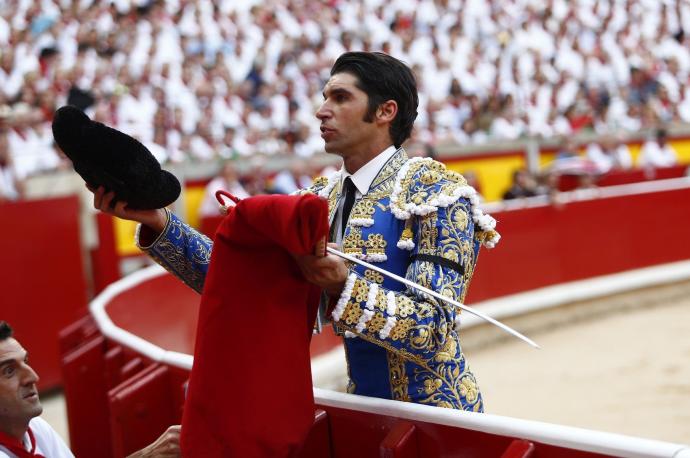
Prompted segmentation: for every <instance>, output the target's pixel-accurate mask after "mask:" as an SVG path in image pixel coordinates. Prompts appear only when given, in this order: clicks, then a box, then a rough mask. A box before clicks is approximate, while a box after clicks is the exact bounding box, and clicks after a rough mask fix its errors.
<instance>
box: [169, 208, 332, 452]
mask: <svg viewBox="0 0 690 458" xmlns="http://www.w3.org/2000/svg"><path fill="white" fill-rule="evenodd" d="M327 234H328V204H327V202H326V201H325V200H323V199H320V198H318V197H316V196H313V195H306V196H257V197H252V198H249V199H244V200H242V201H241V202H239V203H238V204H237V205H236V206H234V207H231V208H230V209H229V213H228V215H227V216H226V217H225V218H224V220H223V222H222V223H221V225H220V227H219V229H218V231H217V233H216V237H215V241H214V245H213V254H212V257H211V264H210V266H209V271H208V274H207V277H206V282H205V286H204V292H203V295H202V299H201V307H200V310H199V322H198V327H197V335H196V345H195V350H194V367H193V368H192V373H191V377H190V383H189V389H188V394H187V400H186V402H185V410H184V416H183V421H182V452H183V456H185V457H186V458H189V457H242V458H251V457H287V456H290V455H291V454H292V453H294V452H295V451H296V450H297V449H298V448H299V447H300V445H301V443H302V441H303V440H304V438H305V437H306V435H307V433H308V431H309V428H310V427H311V425H312V424H313V420H314V399H313V391H312V383H311V366H310V358H309V343H310V340H311V334H312V326H313V322H314V319H315V316H316V310H317V308H318V303H319V296H320V290H319V288H317V287H315V286H314V285H311V284H309V283H307V282H306V281H305V280H304V278H303V277H302V275H301V273H300V271H299V268H298V267H297V265H296V264H295V262H294V260H293V258H292V256H291V254H290V253H295V254H310V253H313V252H314V247H315V246H316V244H317V242H318V241H319V240H321V239H322V238H323V237H325V236H327Z"/></svg>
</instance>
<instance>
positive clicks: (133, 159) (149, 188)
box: [53, 106, 180, 210]
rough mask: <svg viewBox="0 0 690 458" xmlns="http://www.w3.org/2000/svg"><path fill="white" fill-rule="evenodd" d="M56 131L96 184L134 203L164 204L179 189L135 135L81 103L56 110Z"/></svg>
mask: <svg viewBox="0 0 690 458" xmlns="http://www.w3.org/2000/svg"><path fill="white" fill-rule="evenodd" d="M53 137H54V138H55V141H56V142H57V144H58V146H59V147H60V149H61V150H62V151H63V152H64V153H65V154H66V155H67V157H69V158H70V159H71V160H72V163H73V164H74V170H76V171H77V173H78V174H79V175H81V177H82V178H83V179H84V181H86V183H88V184H89V186H91V187H93V188H97V187H99V186H103V187H104V188H105V189H106V190H108V191H114V192H115V199H117V200H118V201H124V202H127V204H128V207H130V208H132V209H139V210H146V209H153V208H162V207H165V206H166V205H170V204H171V203H173V202H174V201H175V200H176V199H177V197H178V196H179V195H180V182H179V181H177V178H175V176H174V175H172V174H171V173H169V172H166V171H165V170H161V166H160V164H159V163H158V161H157V160H156V158H155V157H153V154H151V152H150V151H149V150H148V149H147V148H146V147H145V146H144V145H142V144H141V143H140V142H138V141H137V140H136V139H134V138H132V137H130V136H129V135H127V134H124V133H122V132H120V131H118V130H115V129H113V128H111V127H108V126H106V125H104V124H101V123H100V122H96V121H91V120H90V119H89V117H88V116H86V115H85V114H84V112H82V111H81V110H80V109H78V108H75V107H73V106H64V107H62V108H60V109H59V110H57V111H56V112H55V117H54V119H53Z"/></svg>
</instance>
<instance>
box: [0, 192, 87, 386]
mask: <svg viewBox="0 0 690 458" xmlns="http://www.w3.org/2000/svg"><path fill="white" fill-rule="evenodd" d="M77 214H78V200H77V197H64V198H58V199H48V200H36V201H27V202H19V203H10V204H0V222H1V224H0V254H1V256H2V262H0V282H1V283H0V284H1V285H2V295H1V296H0V304H1V305H0V319H2V320H6V321H8V322H9V323H10V324H11V325H12V327H13V328H14V329H15V335H16V337H17V338H18V339H19V340H20V341H21V343H22V344H23V345H24V347H25V348H26V349H27V350H28V351H29V352H30V354H31V365H32V366H33V368H34V369H36V371H37V372H38V374H39V376H40V377H41V380H40V382H39V388H40V389H42V390H44V389H46V388H50V387H54V386H56V385H58V384H59V382H60V360H59V352H58V338H57V335H58V331H59V330H60V329H62V328H64V327H65V326H67V325H68V324H69V323H72V322H73V321H75V320H76V319H77V318H79V317H80V316H82V315H84V314H85V313H86V284H85V281H84V271H83V267H82V257H81V256H82V254H81V248H80V241H79V227H78V220H77Z"/></svg>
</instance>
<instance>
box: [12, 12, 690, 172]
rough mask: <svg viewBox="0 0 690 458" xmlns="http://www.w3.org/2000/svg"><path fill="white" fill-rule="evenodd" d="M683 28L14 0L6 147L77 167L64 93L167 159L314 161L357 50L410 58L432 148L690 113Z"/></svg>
mask: <svg viewBox="0 0 690 458" xmlns="http://www.w3.org/2000/svg"><path fill="white" fill-rule="evenodd" d="M685 30H690V3H688V2H685V1H681V0H675V1H674V0H664V1H660V0H578V1H567V0H538V1H536V0H501V1H497V0H494V1H486V0H393V1H383V0H360V1H358V0H347V1H345V0H328V1H319V2H313V1H306V0H268V1H260V0H243V1H235V0H220V1H210V0H170V1H145V0H138V1H136V0H112V1H98V0H94V1H90V0H80V1H70V0H37V1H34V0H4V1H3V2H0V149H2V148H3V146H2V145H6V146H5V148H6V149H8V150H9V154H5V156H7V158H6V159H3V161H4V162H8V161H11V162H12V166H13V169H14V173H15V175H17V176H18V177H19V178H21V177H24V176H27V175H30V174H33V173H40V172H42V171H45V170H53V169H55V168H57V167H60V166H64V165H63V164H64V161H63V160H62V159H61V158H60V156H59V154H58V153H57V152H56V151H55V150H54V149H53V146H52V135H51V131H50V121H51V117H52V114H53V112H54V110H55V109H56V108H57V107H59V106H61V105H63V104H66V103H69V104H73V105H76V106H79V107H81V108H83V109H85V110H86V111H87V113H88V114H90V115H91V116H93V117H94V118H95V119H96V120H99V121H101V122H104V123H107V124H109V125H112V126H114V127H116V128H118V129H121V130H123V131H125V132H127V133H129V134H131V135H133V136H135V137H137V138H138V139H140V140H141V141H142V142H143V143H144V144H145V145H147V146H148V147H149V149H150V150H151V151H152V152H153V154H154V155H155V156H156V157H157V158H158V159H159V161H160V162H161V163H166V162H183V161H209V160H216V159H226V158H236V157H245V156H256V155H267V156H270V155H275V154H280V155H292V156H295V157H302V158H307V157H310V156H312V155H313V154H315V153H318V152H321V151H322V148H323V142H322V140H321V138H320V136H319V130H318V123H317V122H316V121H315V118H314V112H315V111H316V108H317V107H318V105H319V104H320V103H321V100H322V95H321V91H322V87H323V84H324V82H325V81H326V80H327V78H328V70H329V68H330V66H331V65H332V63H333V61H334V60H335V58H336V57H337V56H338V55H339V54H341V53H342V52H344V51H347V50H372V51H373V50H381V51H385V52H387V53H390V54H392V55H395V56H396V57H399V58H401V59H402V60H404V61H406V62H407V63H408V64H410V65H411V66H412V67H413V69H414V70H415V73H416V75H417V77H418V80H419V86H420V92H421V94H420V107H419V117H418V120H417V124H416V129H415V131H414V133H413V141H414V142H415V143H416V144H421V145H427V146H429V147H435V146H438V145H441V144H453V143H455V144H461V145H466V144H474V143H483V142H488V141H495V140H504V139H508V140H510V139H518V138H521V137H525V136H540V137H545V138H546V137H552V136H555V135H566V136H567V135H572V134H575V133H577V132H579V131H582V130H593V131H595V132H597V133H600V134H606V133H608V132H614V131H615V132H618V131H621V130H623V131H625V130H627V131H638V130H640V129H643V128H652V127H656V126H658V125H660V124H669V123H674V122H685V123H688V122H690V84H689V80H688V78H689V74H690V38H689V37H688V36H687V35H686V33H685ZM2 154H3V153H1V152H0V155H2Z"/></svg>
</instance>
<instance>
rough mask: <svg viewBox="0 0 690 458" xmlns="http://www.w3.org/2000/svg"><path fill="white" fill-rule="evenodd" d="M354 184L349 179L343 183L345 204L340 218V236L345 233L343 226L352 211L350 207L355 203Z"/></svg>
mask: <svg viewBox="0 0 690 458" xmlns="http://www.w3.org/2000/svg"><path fill="white" fill-rule="evenodd" d="M356 191H357V188H355V184H354V183H353V182H352V179H351V178H350V177H347V178H345V183H343V193H344V194H345V203H344V204H343V215H342V218H341V225H340V234H341V235H342V234H344V233H345V226H346V225H347V219H348V218H349V217H350V212H351V211H352V205H353V204H354V203H355V192H356Z"/></svg>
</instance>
